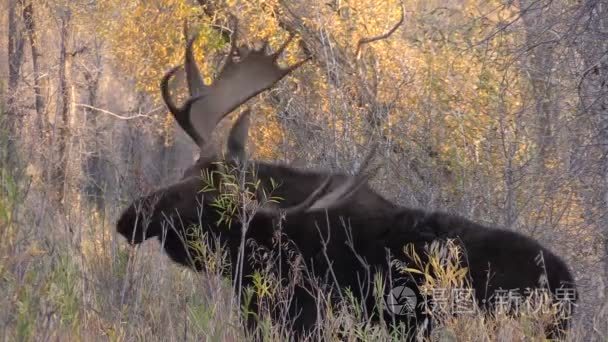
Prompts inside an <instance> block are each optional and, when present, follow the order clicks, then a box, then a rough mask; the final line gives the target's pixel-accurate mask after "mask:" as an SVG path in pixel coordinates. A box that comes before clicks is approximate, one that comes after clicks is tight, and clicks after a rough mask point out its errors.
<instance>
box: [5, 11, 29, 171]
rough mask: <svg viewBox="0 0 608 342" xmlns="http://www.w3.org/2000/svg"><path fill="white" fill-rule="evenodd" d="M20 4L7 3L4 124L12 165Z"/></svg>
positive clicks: (17, 124)
mask: <svg viewBox="0 0 608 342" xmlns="http://www.w3.org/2000/svg"><path fill="white" fill-rule="evenodd" d="M22 5H23V3H22V2H21V0H9V4H8V89H7V94H6V113H5V114H6V118H5V120H6V121H5V123H4V124H5V125H6V130H7V134H8V140H7V162H8V163H9V165H13V163H15V162H16V161H17V157H16V155H17V148H16V139H17V136H18V128H19V127H20V126H21V125H20V123H21V121H22V120H21V118H20V113H19V111H17V109H16V108H15V104H14V100H15V95H16V94H15V93H16V92H17V85H18V83H19V78H20V76H21V64H22V63H23V44H24V40H23V31H22V27H21V25H20V23H19V16H18V15H17V13H18V12H17V11H18V9H19V8H20V7H21V6H22Z"/></svg>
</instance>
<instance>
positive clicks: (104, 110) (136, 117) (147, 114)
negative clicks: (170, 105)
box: [75, 103, 162, 120]
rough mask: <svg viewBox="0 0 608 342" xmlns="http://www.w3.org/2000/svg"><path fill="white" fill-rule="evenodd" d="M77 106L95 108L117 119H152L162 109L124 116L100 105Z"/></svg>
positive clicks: (79, 105) (78, 104) (80, 104)
mask: <svg viewBox="0 0 608 342" xmlns="http://www.w3.org/2000/svg"><path fill="white" fill-rule="evenodd" d="M75 106H76V107H81V108H87V109H91V110H94V111H97V112H100V113H103V114H108V115H110V116H112V117H114V118H116V119H119V120H133V119H139V118H146V119H151V118H152V116H151V114H152V113H154V112H157V111H160V110H161V109H162V107H156V108H154V109H152V110H151V111H149V112H147V113H145V114H136V115H133V116H124V115H120V114H116V113H114V112H111V111H109V110H106V109H102V108H98V107H93V106H90V105H88V104H84V103H77V104H76V105H75Z"/></svg>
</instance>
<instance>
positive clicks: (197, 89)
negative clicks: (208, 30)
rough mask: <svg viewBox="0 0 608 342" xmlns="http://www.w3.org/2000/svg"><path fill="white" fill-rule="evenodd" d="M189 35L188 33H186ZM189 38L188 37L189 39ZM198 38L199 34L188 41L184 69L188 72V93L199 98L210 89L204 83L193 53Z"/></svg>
mask: <svg viewBox="0 0 608 342" xmlns="http://www.w3.org/2000/svg"><path fill="white" fill-rule="evenodd" d="M184 33H185V34H187V33H186V32H184ZM187 37H188V36H186V38H187ZM197 38H198V33H195V34H194V35H193V36H192V37H190V38H187V39H186V53H185V57H184V61H185V62H184V68H185V70H186V80H187V81H188V92H189V94H190V96H197V95H200V94H203V93H204V92H205V90H206V89H207V88H208V87H207V86H206V85H205V82H204V81H203V76H202V75H201V72H200V70H199V69H198V66H197V65H196V61H195V60H194V53H193V51H192V46H193V45H194V42H195V41H196V39H197Z"/></svg>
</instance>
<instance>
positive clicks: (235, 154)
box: [227, 108, 251, 162]
mask: <svg viewBox="0 0 608 342" xmlns="http://www.w3.org/2000/svg"><path fill="white" fill-rule="evenodd" d="M250 113H251V111H250V110H249V108H248V109H246V110H245V111H244V112H242V113H241V114H240V115H239V117H238V118H237V119H236V122H235V123H234V125H232V128H231V129H230V134H229V135H228V146H227V148H228V151H227V152H228V153H227V154H228V158H229V159H231V160H234V161H238V162H243V161H244V160H245V159H246V158H247V151H246V146H247V135H248V134H249V122H250V120H249V116H250Z"/></svg>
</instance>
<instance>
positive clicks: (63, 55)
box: [52, 10, 72, 201]
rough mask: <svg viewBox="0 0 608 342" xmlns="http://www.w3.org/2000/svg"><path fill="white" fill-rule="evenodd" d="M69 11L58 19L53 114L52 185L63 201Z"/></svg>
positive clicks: (68, 94) (68, 97) (68, 108)
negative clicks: (56, 102) (57, 66)
mask: <svg viewBox="0 0 608 342" xmlns="http://www.w3.org/2000/svg"><path fill="white" fill-rule="evenodd" d="M70 16H71V14H70V12H69V10H65V11H64V12H63V14H62V15H61V19H60V52H59V75H58V94H59V101H58V105H57V113H56V115H55V134H54V135H55V142H56V146H57V158H56V159H55V164H54V168H55V172H54V175H53V179H52V182H53V185H54V186H55V187H56V190H57V195H58V200H59V201H63V197H64V186H65V182H66V174H67V168H68V161H69V158H68V148H67V146H68V140H69V135H70V127H69V125H70V111H71V106H72V103H71V102H72V101H71V99H72V96H71V90H72V89H71V88H72V87H71V82H70V69H71V67H70V64H71V56H70V54H69V53H68V44H69V39H70V37H69V35H70V19H71V18H70Z"/></svg>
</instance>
